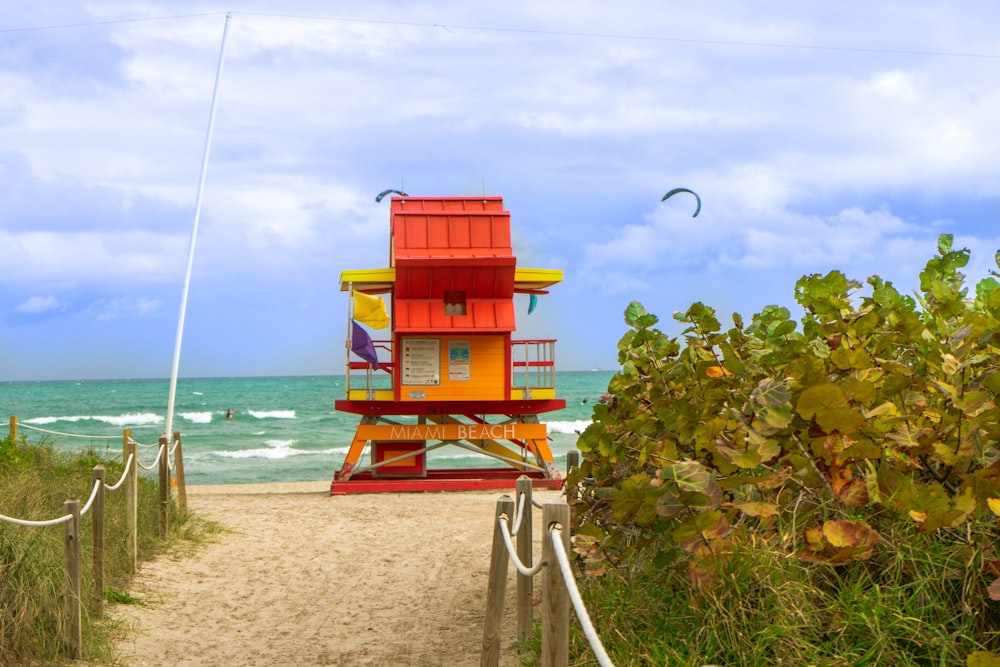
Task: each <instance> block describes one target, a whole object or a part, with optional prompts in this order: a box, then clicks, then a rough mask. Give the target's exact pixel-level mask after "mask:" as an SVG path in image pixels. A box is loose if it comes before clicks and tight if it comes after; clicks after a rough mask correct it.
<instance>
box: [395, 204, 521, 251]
mask: <svg viewBox="0 0 1000 667" xmlns="http://www.w3.org/2000/svg"><path fill="white" fill-rule="evenodd" d="M391 228H392V251H393V257H394V259H395V261H396V263H397V264H396V265H397V266H399V265H400V263H401V262H406V261H407V260H415V261H419V260H452V261H454V260H463V259H464V260H484V259H488V258H497V259H500V258H502V259H506V260H513V259H514V251H513V249H512V247H511V244H510V211H505V210H503V200H501V199H500V197H489V198H482V197H478V198H468V199H464V198H457V197H427V198H418V199H408V198H399V199H396V198H393V201H392V223H391Z"/></svg>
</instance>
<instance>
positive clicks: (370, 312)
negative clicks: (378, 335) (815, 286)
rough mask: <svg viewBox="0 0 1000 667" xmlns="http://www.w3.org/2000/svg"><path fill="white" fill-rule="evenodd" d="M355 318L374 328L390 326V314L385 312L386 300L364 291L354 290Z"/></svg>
mask: <svg viewBox="0 0 1000 667" xmlns="http://www.w3.org/2000/svg"><path fill="white" fill-rule="evenodd" d="M354 319H355V320H356V321H358V322H361V323H362V324H367V325H368V326H370V327H371V328H373V329H385V328H386V327H387V326H389V315H388V314H386V312H385V300H384V299H382V297H380V296H372V295H371V294H365V293H364V292H354Z"/></svg>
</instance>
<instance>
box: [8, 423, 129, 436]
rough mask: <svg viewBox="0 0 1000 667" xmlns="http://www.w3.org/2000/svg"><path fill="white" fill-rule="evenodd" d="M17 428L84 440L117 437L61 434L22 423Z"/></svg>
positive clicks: (60, 432)
mask: <svg viewBox="0 0 1000 667" xmlns="http://www.w3.org/2000/svg"><path fill="white" fill-rule="evenodd" d="M17 425H18V426H20V427H21V428H30V429H31V430H33V431H41V432H42V433H50V434H52V435H58V436H62V437H64V438H84V439H86V440H111V439H112V438H117V437H118V436H117V435H81V434H80V433H63V432H62V431H51V430H49V429H47V428H41V427H40V426H32V425H31V424H25V423H24V422H18V423H17Z"/></svg>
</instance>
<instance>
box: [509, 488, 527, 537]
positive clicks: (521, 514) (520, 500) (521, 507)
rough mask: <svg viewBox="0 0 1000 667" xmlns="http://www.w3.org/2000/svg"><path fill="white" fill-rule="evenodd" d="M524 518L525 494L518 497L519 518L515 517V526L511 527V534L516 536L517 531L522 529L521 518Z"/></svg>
mask: <svg viewBox="0 0 1000 667" xmlns="http://www.w3.org/2000/svg"><path fill="white" fill-rule="evenodd" d="M523 518H524V494H523V493H522V494H521V495H519V496H518V497H517V518H516V519H514V527H513V528H511V529H510V536H511V537H515V536H516V535H517V531H519V530H521V519H523Z"/></svg>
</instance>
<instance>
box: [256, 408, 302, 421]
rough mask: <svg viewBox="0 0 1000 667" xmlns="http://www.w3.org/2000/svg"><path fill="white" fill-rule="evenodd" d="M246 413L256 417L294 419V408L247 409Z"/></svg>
mask: <svg viewBox="0 0 1000 667" xmlns="http://www.w3.org/2000/svg"><path fill="white" fill-rule="evenodd" d="M247 414H249V415H250V416H251V417H256V418H257V419H295V410H247Z"/></svg>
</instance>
